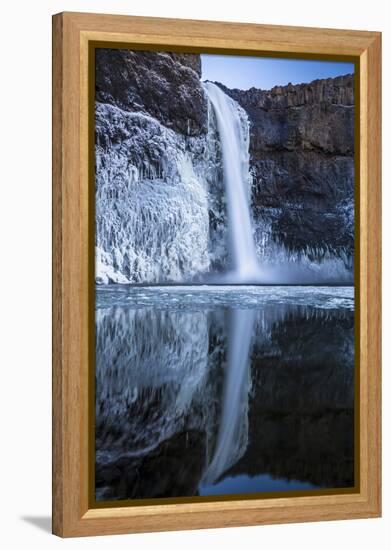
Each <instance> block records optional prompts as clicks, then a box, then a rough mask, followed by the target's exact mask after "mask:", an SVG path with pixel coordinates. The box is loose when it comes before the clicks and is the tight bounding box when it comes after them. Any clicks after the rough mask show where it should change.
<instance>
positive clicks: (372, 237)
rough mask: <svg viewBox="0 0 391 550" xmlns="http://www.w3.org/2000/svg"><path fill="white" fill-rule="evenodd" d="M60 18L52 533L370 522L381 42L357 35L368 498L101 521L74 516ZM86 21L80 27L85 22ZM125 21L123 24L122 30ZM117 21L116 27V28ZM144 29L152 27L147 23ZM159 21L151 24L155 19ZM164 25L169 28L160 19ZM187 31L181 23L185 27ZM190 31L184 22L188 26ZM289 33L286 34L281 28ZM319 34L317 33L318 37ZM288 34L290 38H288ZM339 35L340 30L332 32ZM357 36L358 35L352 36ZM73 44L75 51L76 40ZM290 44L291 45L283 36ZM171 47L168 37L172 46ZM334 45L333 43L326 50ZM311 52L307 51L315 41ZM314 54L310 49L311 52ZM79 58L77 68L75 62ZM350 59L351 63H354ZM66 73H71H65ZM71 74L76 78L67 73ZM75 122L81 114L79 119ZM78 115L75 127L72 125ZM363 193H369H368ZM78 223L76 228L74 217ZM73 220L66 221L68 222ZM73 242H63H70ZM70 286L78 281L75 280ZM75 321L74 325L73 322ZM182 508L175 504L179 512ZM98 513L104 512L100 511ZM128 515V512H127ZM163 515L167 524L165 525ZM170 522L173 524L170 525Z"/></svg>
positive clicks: (72, 132) (68, 32) (77, 498)
mask: <svg viewBox="0 0 391 550" xmlns="http://www.w3.org/2000/svg"><path fill="white" fill-rule="evenodd" d="M80 15H81V14H70V13H63V14H57V15H55V16H54V17H53V533H54V534H56V535H58V536H61V537H72V536H86V535H98V534H102V535H103V534H114V533H128V532H146V531H160V530H178V529H195V528H201V527H205V528H208V527H217V526H220V527H228V526H234V525H243V526H244V525H256V524H264V523H269V524H272V523H280V522H281V523H287V522H300V521H321V520H327V519H349V518H364V517H378V516H379V515H380V514H381V490H380V483H381V471H380V459H381V450H380V449H381V446H380V428H381V426H380V422H381V420H380V277H381V274H380V265H381V258H380V177H381V174H380V172H381V166H380V163H381V155H380V138H381V127H380V100H381V97H380V72H381V66H380V47H381V46H380V45H381V35H380V33H370V37H369V36H368V35H369V33H362V35H363V36H362V39H363V40H364V35H365V40H366V47H363V48H362V50H361V55H362V57H366V59H367V74H366V77H367V83H366V87H365V88H366V89H365V92H366V94H365V95H366V105H365V110H366V111H365V114H366V116H365V117H364V118H365V120H366V123H367V124H366V126H362V125H360V129H361V130H362V132H363V134H364V135H362V138H364V141H366V140H367V142H368V144H367V147H365V149H362V152H363V153H364V154H363V157H365V159H364V158H361V161H365V163H366V166H365V169H362V170H361V173H362V174H363V176H364V179H365V185H366V187H367V188H368V189H367V192H366V196H367V201H368V204H367V208H366V211H365V212H364V216H363V217H362V219H360V223H362V224H364V225H365V226H366V227H367V232H366V233H367V242H366V243H365V248H364V247H363V248H362V250H363V252H364V254H363V257H362V258H361V265H362V266H363V265H367V266H368V267H369V266H370V269H368V270H365V277H364V282H365V283H366V285H367V292H366V295H365V298H364V297H363V298H364V299H365V305H366V306H367V310H368V315H367V317H366V320H365V332H366V333H367V337H368V338H367V345H366V346H365V348H366V349H365V353H367V354H368V360H369V361H370V362H371V363H370V364H368V361H367V367H366V371H365V374H366V376H365V380H364V383H365V384H366V385H367V388H368V389H367V390H366V393H365V397H366V399H365V401H366V403H365V409H363V410H364V411H365V416H366V418H365V422H366V423H367V424H368V434H367V440H366V451H365V452H366V454H367V458H368V459H367V464H366V465H367V468H366V471H365V480H366V483H367V484H368V490H367V491H366V492H365V493H366V494H365V497H364V500H363V501H361V502H359V501H357V502H355V503H353V501H352V503H351V504H347V503H346V504H342V502H341V503H340V502H338V503H337V502H335V503H334V504H330V505H326V504H325V505H324V506H323V505H322V506H321V507H320V508H319V510H318V511H316V512H315V510H313V511H312V512H311V511H310V510H309V509H307V510H305V508H307V507H303V506H301V507H300V508H299V509H298V510H295V511H292V512H290V511H289V510H287V509H285V508H284V507H283V508H280V509H278V508H276V509H273V510H261V509H258V510H255V509H254V510H252V511H251V513H250V512H249V511H248V510H245V509H243V508H239V507H238V508H236V509H235V510H231V511H228V510H226V511H224V512H223V511H218V510H216V511H215V513H212V514H211V513H210V511H209V512H207V511H206V510H205V511H203V510H201V509H200V510H199V511H195V510H194V511H192V512H190V510H189V512H185V511H184V510H183V511H182V510H181V514H182V515H183V524H182V523H181V522H180V519H179V517H178V515H177V514H173V515H172V516H171V514H167V513H165V512H164V509H163V507H161V508H162V509H161V512H160V511H159V513H156V514H155V513H151V512H148V511H147V510H145V515H144V514H141V516H139V517H137V516H136V515H133V516H132V515H131V513H129V516H128V515H126V516H123V517H121V518H118V517H115V514H113V512H111V513H110V511H109V510H107V515H103V514H102V516H100V517H99V518H98V517H92V516H91V515H90V511H87V513H86V514H84V513H83V510H82V507H83V506H82V502H81V499H82V495H81V489H80V486H81V484H83V483H84V482H85V480H83V479H82V470H83V468H80V456H81V455H80V451H81V448H82V443H81V440H82V438H83V437H84V434H83V432H82V422H80V419H81V418H82V414H83V413H82V411H81V407H82V406H83V404H82V403H81V397H82V395H83V393H84V391H83V389H82V388H81V387H80V384H81V383H82V377H81V376H80V372H81V370H82V360H81V355H82V354H81V353H80V351H81V350H80V346H82V345H83V342H82V341H81V336H80V332H79V331H80V327H81V326H82V324H83V320H81V319H75V318H74V315H75V314H76V312H79V314H80V313H81V311H80V310H79V309H78V306H77V305H75V304H74V302H72V300H75V299H79V298H80V290H81V288H82V286H83V285H81V282H80V279H79V276H80V274H81V271H82V264H83V258H82V257H81V252H82V250H83V243H82V242H80V238H81V236H82V230H81V225H80V224H82V220H81V219H80V216H81V214H82V213H81V210H80V208H81V204H80V196H79V193H80V191H81V189H80V184H81V182H80V177H78V176H80V169H81V162H82V159H81V158H80V142H79V131H78V130H80V127H81V124H82V122H81V119H80V116H79V115H80V97H81V96H80V82H79V76H80V73H79V72H78V70H79V68H80V50H79V39H80V33H81V32H82V31H83V24H82V21H87V19H88V17H87V16H88V15H90V14H83V17H79V16H80ZM91 16H93V17H94V18H95V21H97V20H98V19H99V27H100V30H99V32H101V33H102V34H103V33H104V31H103V29H102V27H103V28H104V26H105V18H106V17H108V16H103V15H102V16H96V15H93V14H91ZM86 18H87V19H86ZM130 19H131V18H127V20H128V21H130ZM119 20H120V18H119V19H118V21H119ZM150 21H152V19H150ZM155 21H157V20H155ZM166 21H170V20H169V19H167V20H166ZM183 23H184V24H186V20H183ZM187 23H189V22H187ZM287 29H289V27H287ZM318 30H319V32H320V31H321V30H322V29H318ZM292 31H293V29H292ZM336 32H338V31H336ZM340 32H341V33H342V32H343V31H340ZM358 34H361V33H358ZM76 36H77V38H78V41H77V45H76V44H75V41H74V39H75V38H76ZM288 38H289V37H288ZM174 42H175V33H174V35H173V43H174ZM288 42H289V40H288ZM330 42H332V40H331V41H330ZM314 44H315V42H314ZM314 47H315V46H314ZM77 55H79V59H77V58H76V57H75V56H77ZM355 55H356V54H355ZM72 63H73V66H72V67H71V64H72ZM75 69H76V70H77V75H76V74H75ZM78 113H79V115H78ZM78 116H79V118H77V117H78ZM368 191H369V192H368ZM75 214H77V219H75V217H74V216H73V215H75ZM72 216H73V217H72ZM71 237H72V238H73V239H74V240H73V241H72V242H69V239H70V238H71ZM76 279H77V280H76ZM72 315H73V317H72ZM181 506H182V505H181ZM102 512H103V510H102ZM129 512H131V510H129ZM168 516H171V517H168ZM174 516H175V517H174Z"/></svg>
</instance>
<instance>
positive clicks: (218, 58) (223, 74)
mask: <svg viewBox="0 0 391 550" xmlns="http://www.w3.org/2000/svg"><path fill="white" fill-rule="evenodd" d="M201 62H202V80H212V81H218V82H221V83H222V84H225V85H226V86H227V87H228V88H239V89H241V90H248V89H249V88H251V87H253V86H254V87H255V88H260V89H262V90H269V89H270V88H273V86H277V85H278V86H284V85H286V84H288V83H289V82H291V83H292V84H300V83H303V82H311V80H315V79H317V78H329V77H334V76H339V75H344V74H348V73H354V64H353V63H345V62H334V61H312V60H304V59H277V58H271V57H242V56H234V55H210V54H202V55H201Z"/></svg>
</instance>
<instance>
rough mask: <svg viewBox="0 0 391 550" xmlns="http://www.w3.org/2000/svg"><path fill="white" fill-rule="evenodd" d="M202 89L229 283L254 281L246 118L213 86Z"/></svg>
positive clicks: (255, 263)
mask: <svg viewBox="0 0 391 550" xmlns="http://www.w3.org/2000/svg"><path fill="white" fill-rule="evenodd" d="M204 87H205V91H206V93H207V95H208V98H209V101H210V102H211V104H212V107H213V111H214V114H215V117H216V121H217V128H218V132H219V136H220V142H221V149H222V160H223V174H224V185H225V191H226V202H227V214H228V234H229V253H230V261H231V267H232V273H231V274H230V278H231V279H232V282H241V283H242V282H251V281H256V280H257V279H259V275H260V273H259V272H260V269H259V264H258V260H257V253H256V248H255V242H254V235H253V228H252V220H251V214H250V204H249V189H250V181H249V179H250V172H249V122H248V118H247V115H246V116H242V117H240V115H239V113H240V110H241V108H240V106H239V105H238V104H237V103H236V101H234V100H233V99H231V98H230V97H229V96H227V95H226V94H225V93H224V92H223V91H222V90H221V89H220V88H219V87H218V86H216V84H213V83H212V82H206V83H205V84H204ZM243 114H245V113H244V111H243Z"/></svg>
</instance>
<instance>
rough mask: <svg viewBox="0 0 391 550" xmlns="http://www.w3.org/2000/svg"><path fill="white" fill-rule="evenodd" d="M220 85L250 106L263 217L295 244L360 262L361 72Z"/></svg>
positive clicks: (293, 247) (257, 204)
mask: <svg viewBox="0 0 391 550" xmlns="http://www.w3.org/2000/svg"><path fill="white" fill-rule="evenodd" d="M219 86H220V87H221V88H222V89H223V90H224V91H225V93H227V94H228V95H230V96H231V97H232V98H233V99H235V100H236V101H237V102H238V103H239V104H240V105H241V106H242V107H243V108H244V109H245V110H246V112H247V113H248V115H249V117H250V122H251V129H250V165H251V171H252V175H253V208H254V215H255V219H260V218H261V219H262V220H263V221H264V222H266V224H268V225H269V226H270V228H271V229H270V231H271V234H272V237H273V239H274V240H275V241H277V242H280V243H282V244H283V245H284V246H285V247H286V248H287V249H288V250H290V251H294V252H299V253H300V252H302V251H303V250H305V249H306V248H309V249H311V250H312V255H313V256H314V258H315V259H318V260H321V259H322V256H323V255H324V254H325V253H326V252H327V251H332V254H333V255H335V256H337V257H340V258H342V259H343V260H344V262H345V264H346V267H348V269H351V268H352V258H353V252H354V250H353V245H354V224H353V210H354V206H353V204H354V158H353V154H354V79H353V75H346V76H342V77H337V78H329V79H324V80H316V81H314V82H311V83H309V84H300V85H295V86H294V85H292V84H289V85H288V86H276V87H275V88H273V89H272V90H269V91H265V90H257V89H255V88H251V89H250V90H245V91H243V90H230V89H228V88H226V87H225V86H223V85H222V84H219Z"/></svg>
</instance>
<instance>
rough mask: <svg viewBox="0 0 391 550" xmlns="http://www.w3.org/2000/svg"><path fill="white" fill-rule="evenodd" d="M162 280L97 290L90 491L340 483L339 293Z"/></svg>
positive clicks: (138, 493)
mask: <svg viewBox="0 0 391 550" xmlns="http://www.w3.org/2000/svg"><path fill="white" fill-rule="evenodd" d="M162 288H163V287H161V289H160V290H159V289H135V290H132V291H124V292H123V295H122V294H119V292H122V291H118V292H111V291H110V289H105V290H104V291H102V293H101V295H100V296H98V310H97V313H96V418H95V420H96V422H95V423H96V498H97V499H98V500H115V499H129V498H131V499H138V498H154V497H178V496H194V495H207V494H227V493H238V492H245V493H249V492H262V491H266V490H268V491H279V490H289V489H297V488H311V487H342V486H344V487H346V486H351V485H352V484H353V481H354V480H353V396H354V312H353V311H352V309H351V303H352V299H353V298H352V297H350V295H349V293H348V292H346V291H343V290H339V291H334V292H332V291H329V289H326V290H322V289H314V290H313V293H314V294H313V295H311V297H310V298H309V296H307V295H305V291H304V290H302V289H297V290H295V289H294V290H290V292H291V297H292V295H293V294H294V293H296V294H294V295H295V300H293V299H292V298H291V301H292V303H289V300H287V296H286V295H287V293H288V290H287V289H285V288H281V289H280V290H276V289H273V290H267V291H265V290H261V289H260V290H257V291H256V292H255V291H253V289H250V287H249V289H247V290H246V293H247V294H246V296H243V292H244V291H242V290H240V291H239V290H238V289H235V288H233V287H232V288H231V289H230V290H227V289H225V290H224V292H220V291H219V289H216V290H213V293H212V292H210V293H208V292H207V291H205V289H203V290H202V291H197V292H196V291H194V290H193V289H192V288H190V289H189V288H185V287H184V288H182V289H180V290H178V289H171V290H170V289H164V290H162ZM250 290H251V292H253V293H252V294H251V293H250ZM262 292H263V293H264V294H265V296H267V298H265V297H262ZM132 293H133V294H132ZM284 293H285V294H284ZM292 293H293V294H292ZM338 293H339V295H338ZM295 303H296V305H295ZM243 304H245V306H244V305H243ZM299 304H300V305H299ZM305 304H307V305H305ZM99 306H101V307H99Z"/></svg>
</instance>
